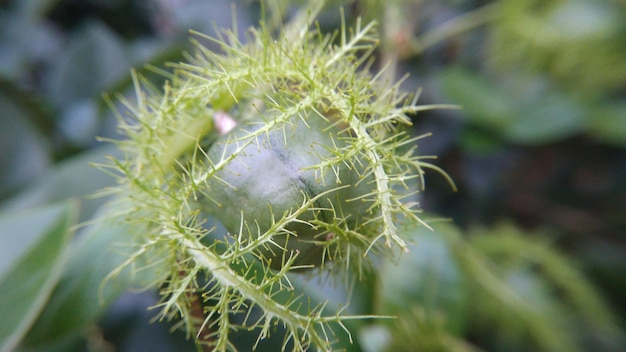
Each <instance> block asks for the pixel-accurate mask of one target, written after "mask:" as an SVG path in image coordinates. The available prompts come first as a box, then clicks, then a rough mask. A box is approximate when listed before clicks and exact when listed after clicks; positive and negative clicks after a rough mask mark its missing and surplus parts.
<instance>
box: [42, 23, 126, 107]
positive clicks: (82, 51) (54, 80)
mask: <svg viewBox="0 0 626 352" xmlns="http://www.w3.org/2000/svg"><path fill="white" fill-rule="evenodd" d="M129 68H130V64H129V62H128V58H127V55H126V52H125V48H124V46H123V42H122V41H121V40H120V39H119V38H117V37H116V36H115V34H114V33H113V32H111V30H110V29H109V28H108V27H106V26H105V25H103V24H101V23H99V22H89V23H87V24H86V25H84V27H83V28H82V29H81V30H79V31H76V34H75V35H74V36H73V37H72V38H71V39H70V42H69V45H68V48H67V50H66V51H65V52H64V54H63V56H60V57H59V59H58V60H57V62H56V63H55V65H54V66H53V68H52V69H51V72H50V76H49V77H48V81H47V82H46V83H47V85H48V93H49V98H50V100H51V101H52V102H53V103H55V104H56V105H57V106H58V107H65V106H66V105H67V104H69V103H72V102H74V101H76V100H81V99H89V98H93V97H98V96H100V94H101V92H102V91H103V90H104V89H106V88H107V87H108V86H109V85H110V84H112V83H114V82H116V81H117V80H118V79H120V78H121V77H123V76H125V75H126V73H127V72H128V70H129Z"/></svg>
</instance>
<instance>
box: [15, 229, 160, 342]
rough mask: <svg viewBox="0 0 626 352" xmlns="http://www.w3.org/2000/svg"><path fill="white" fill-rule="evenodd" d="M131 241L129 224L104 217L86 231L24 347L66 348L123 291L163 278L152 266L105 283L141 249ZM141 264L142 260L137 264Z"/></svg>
mask: <svg viewBox="0 0 626 352" xmlns="http://www.w3.org/2000/svg"><path fill="white" fill-rule="evenodd" d="M131 241H132V239H131V236H130V234H129V232H128V229H127V227H126V225H124V224H120V223H116V222H114V221H104V220H102V221H100V222H98V223H97V224H96V225H93V226H92V227H91V228H89V229H88V231H87V232H86V233H83V234H82V235H81V238H80V240H79V241H78V243H76V245H75V247H74V248H73V249H72V251H71V253H70V260H69V261H68V264H67V270H65V271H64V273H63V276H62V277H61V279H60V281H59V284H58V285H57V288H56V289H55V291H54V292H53V294H52V297H51V299H50V301H49V302H48V304H47V305H46V307H45V309H44V310H43V312H42V314H41V316H40V318H39V319H38V320H37V322H36V323H35V324H34V326H33V328H32V329H31V331H30V332H29V333H28V335H27V336H26V337H25V339H24V342H23V346H22V347H23V349H24V350H27V351H63V350H64V349H66V348H67V346H68V345H71V344H72V343H73V342H75V341H76V339H78V338H80V337H81V336H82V335H84V334H85V333H86V332H87V331H88V329H89V328H90V326H91V325H92V324H93V323H94V322H95V321H96V319H98V318H99V317H100V316H101V315H102V313H103V312H104V311H105V310H106V309H107V307H108V306H109V305H110V304H111V303H113V301H114V300H115V299H116V298H117V297H119V295H121V294H122V293H123V292H126V291H127V290H129V289H131V288H132V287H134V288H137V285H145V284H146V283H152V282H156V281H158V280H157V278H156V275H157V274H156V272H155V271H153V270H142V271H139V272H131V271H130V270H123V271H121V272H120V273H119V275H117V276H116V277H115V278H112V279H111V280H108V281H106V282H105V278H106V277H107V276H108V275H109V274H110V273H111V272H112V271H114V270H115V269H116V268H117V267H118V266H119V265H120V264H121V263H122V262H124V261H125V260H126V259H128V255H129V254H128V253H129V252H132V250H134V249H136V248H133V247H131V246H132V243H131ZM141 266H142V263H141V262H139V263H136V266H134V268H137V267H141ZM154 269H155V270H156V269H158V268H154Z"/></svg>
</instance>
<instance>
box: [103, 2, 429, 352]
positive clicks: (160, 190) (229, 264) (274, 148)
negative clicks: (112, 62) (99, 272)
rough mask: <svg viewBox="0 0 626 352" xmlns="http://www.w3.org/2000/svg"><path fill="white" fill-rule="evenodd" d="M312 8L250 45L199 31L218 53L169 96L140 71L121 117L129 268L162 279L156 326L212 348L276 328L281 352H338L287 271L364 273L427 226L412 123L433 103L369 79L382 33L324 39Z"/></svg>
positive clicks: (187, 65)
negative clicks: (411, 226) (176, 327)
mask: <svg viewBox="0 0 626 352" xmlns="http://www.w3.org/2000/svg"><path fill="white" fill-rule="evenodd" d="M313 3H317V2H313ZM320 3H321V2H320ZM317 10H319V8H317ZM315 11H316V10H315V9H314V10H311V11H310V12H306V13H307V16H300V17H297V18H296V19H294V21H293V22H291V23H290V24H289V25H288V26H287V27H286V28H284V29H283V30H281V31H279V32H278V33H276V32H274V31H271V30H269V29H268V28H267V26H265V25H264V24H263V23H262V24H261V25H260V26H259V28H252V29H250V31H249V35H248V40H247V41H246V42H242V41H241V40H240V36H239V35H238V34H237V33H236V32H229V31H226V32H224V34H222V35H221V36H220V37H219V38H217V39H216V38H211V37H207V36H203V35H201V34H196V35H197V36H200V37H201V38H202V39H204V40H208V41H210V42H213V43H215V44H217V46H218V48H219V50H215V48H213V49H209V48H207V47H205V46H204V45H201V44H200V43H198V42H196V43H195V44H196V46H195V51H194V52H193V53H191V54H188V55H187V56H186V57H185V60H184V61H183V62H180V63H176V64H172V65H171V67H172V68H173V71H172V72H166V73H165V75H166V78H167V79H166V83H165V84H164V85H163V87H162V88H160V87H155V86H154V85H153V84H152V83H151V82H150V81H148V80H147V79H144V78H142V77H141V76H139V75H134V76H133V82H134V84H135V96H134V98H133V99H125V98H123V99H122V108H119V109H118V112H119V114H118V115H119V116H118V117H119V130H120V132H121V133H122V134H124V135H125V138H124V139H122V140H121V141H116V142H115V143H117V144H118V145H119V147H120V149H121V150H122V151H123V154H122V155H123V157H120V158H112V165H111V167H112V168H113V169H114V173H116V175H118V179H119V186H118V187H116V188H115V189H114V191H115V192H116V194H117V197H116V202H114V203H113V204H114V206H112V207H111V209H113V210H112V211H113V214H114V215H115V216H117V217H118V218H121V219H123V220H124V221H126V222H127V224H128V229H129V240H130V241H131V242H132V244H131V246H132V248H135V249H136V251H135V252H134V254H133V255H132V256H131V257H130V258H129V259H128V261H126V262H125V263H124V264H123V265H122V266H123V267H130V268H133V269H134V270H137V265H138V264H137V263H146V264H144V265H145V266H146V267H149V268H150V270H156V271H157V272H158V273H159V274H160V276H159V279H158V280H155V281H156V282H155V283H154V285H155V287H158V288H159V289H160V290H161V294H162V297H163V298H162V302H161V303H160V304H159V307H161V308H162V311H161V317H163V318H168V319H183V321H184V326H186V327H187V328H188V329H190V330H193V331H194V333H195V336H197V337H198V338H199V339H200V337H202V336H204V337H205V338H202V339H201V340H202V343H204V344H208V345H210V346H212V347H213V348H214V349H215V350H218V351H224V350H233V349H234V348H233V344H232V342H231V340H230V338H229V332H230V331H233V330H236V329H238V328H242V329H246V330H255V329H258V330H259V339H263V338H264V337H266V336H267V335H268V334H269V331H270V330H272V329H273V327H274V326H275V325H277V324H279V325H281V326H283V327H284V328H285V331H286V333H285V344H284V345H283V349H285V348H284V346H287V345H290V344H292V345H293V346H294V350H297V351H305V350H309V347H310V346H315V347H316V349H317V350H330V349H331V342H330V341H329V339H328V335H327V332H328V331H329V330H328V329H330V327H329V324H331V323H339V326H341V327H343V328H345V327H344V326H343V325H341V321H342V320H343V319H344V317H343V316H342V315H341V314H339V312H338V313H336V314H331V315H326V314H325V313H326V310H327V309H328V307H327V305H326V304H325V303H324V302H319V303H318V304H312V302H313V301H312V299H311V298H310V297H309V296H307V294H306V293H303V292H297V291H298V290H297V287H295V285H294V284H293V282H292V280H291V279H290V275H291V272H293V271H295V270H296V269H298V270H299V271H300V270H301V269H304V268H332V269H333V270H341V271H342V272H344V273H345V274H346V275H347V276H350V275H351V273H353V272H357V275H360V274H362V273H363V270H362V268H363V267H364V266H365V265H367V263H368V262H369V259H370V258H371V254H372V253H375V254H380V255H388V256H394V255H397V254H398V252H401V251H406V248H407V245H406V243H405V240H404V239H403V238H402V236H401V235H400V234H399V232H398V231H397V227H398V223H399V222H405V223H406V222H414V223H419V222H421V220H420V218H419V216H418V215H419V207H418V203H417V202H416V197H415V194H416V193H418V192H420V191H421V189H420V188H416V187H413V185H415V184H419V185H421V184H423V182H421V181H422V178H423V175H424V172H423V170H424V169H425V168H433V169H436V170H438V169H437V167H436V166H433V165H432V164H430V163H429V162H428V160H427V159H430V157H423V156H420V155H418V154H417V153H416V148H417V141H418V139H419V138H420V137H416V136H413V135H412V134H411V133H410V130H409V129H407V127H408V126H410V125H411V119H410V117H409V116H410V115H413V114H415V113H416V112H418V111H421V110H427V109H432V108H436V107H438V106H422V105H417V95H411V94H407V93H404V92H402V91H401V90H400V88H399V84H400V83H390V82H386V81H383V80H381V79H380V77H379V76H377V75H372V74H371V73H370V72H371V71H372V70H373V68H372V66H371V64H372V61H371V60H370V57H369V55H370V54H371V53H372V51H373V50H375V48H376V45H377V43H378V38H377V36H376V30H375V25H374V24H373V23H372V24H368V25H362V24H361V22H360V21H357V22H356V23H355V25H354V28H353V29H351V30H349V29H348V28H347V27H345V25H344V26H342V28H341V29H340V30H339V31H337V32H336V33H335V34H329V35H326V34H324V33H322V32H321V31H320V29H319V27H317V26H311V22H310V19H311V18H312V16H311V15H312V14H315ZM109 218H110V217H109ZM215 219H217V220H219V222H220V223H221V224H222V225H223V227H222V226H217V225H216V226H212V225H209V224H211V223H212V221H213V220H215ZM224 228H225V229H224ZM220 229H224V230H223V231H222V230H220ZM131 239H132V240H131ZM140 269H141V268H140ZM293 291H296V292H295V293H294V292H293ZM284 292H290V294H289V295H287V296H285V295H283V293H284ZM195 294H197V295H198V297H199V299H200V300H201V302H202V303H203V304H204V306H203V307H201V312H200V313H198V312H192V310H194V309H197V307H198V306H197V305H194V302H197V300H196V301H194V300H192V299H190V298H189V296H190V295H195ZM302 300H305V301H304V303H303V301H302ZM252 307H257V308H258V309H256V310H255V312H258V313H254V314H252V313H249V314H244V315H245V317H246V318H245V319H244V321H243V322H235V321H234V320H232V319H230V318H229V317H230V316H231V315H232V314H235V313H242V312H246V311H247V312H250V311H251V310H252ZM306 307H308V309H306ZM325 309H326V310H325ZM337 310H338V311H340V309H339V308H337ZM199 315H201V316H204V317H205V321H204V322H202V323H201V324H198V319H197V318H198V316H199Z"/></svg>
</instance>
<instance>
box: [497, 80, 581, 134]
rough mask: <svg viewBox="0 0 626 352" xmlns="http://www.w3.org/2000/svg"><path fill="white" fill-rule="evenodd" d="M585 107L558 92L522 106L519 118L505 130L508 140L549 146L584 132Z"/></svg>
mask: <svg viewBox="0 0 626 352" xmlns="http://www.w3.org/2000/svg"><path fill="white" fill-rule="evenodd" d="M584 112H585V111H584V108H583V107H582V106H581V105H580V104H577V103H576V102H575V101H574V100H573V99H572V98H570V97H569V96H566V95H563V94H559V93H558V92H556V91H554V90H550V91H547V92H545V93H544V96H543V97H541V98H540V99H537V100H535V101H532V102H530V103H528V104H527V105H526V106H521V107H520V109H519V111H518V112H517V114H516V115H517V118H516V119H515V122H514V123H511V124H510V125H509V126H508V127H507V128H506V129H505V131H504V134H505V136H506V138H507V139H508V140H510V141H513V142H516V143H520V144H526V145H528V144H531V145H535V144H545V143H551V142H555V141H558V140H562V139H565V138H567V137H571V136H573V135H575V134H577V133H582V132H584V129H585V127H586V126H585V114H584Z"/></svg>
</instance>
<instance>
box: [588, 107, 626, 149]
mask: <svg viewBox="0 0 626 352" xmlns="http://www.w3.org/2000/svg"><path fill="white" fill-rule="evenodd" d="M592 114H593V117H594V118H593V121H592V123H591V124H590V126H589V128H590V133H591V135H593V136H594V137H595V138H597V139H598V140H601V141H603V142H605V143H610V144H614V145H616V146H619V147H625V146H626V101H623V102H619V103H613V104H609V103H606V104H602V105H600V106H599V107H598V108H597V109H594V110H593V111H592Z"/></svg>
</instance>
